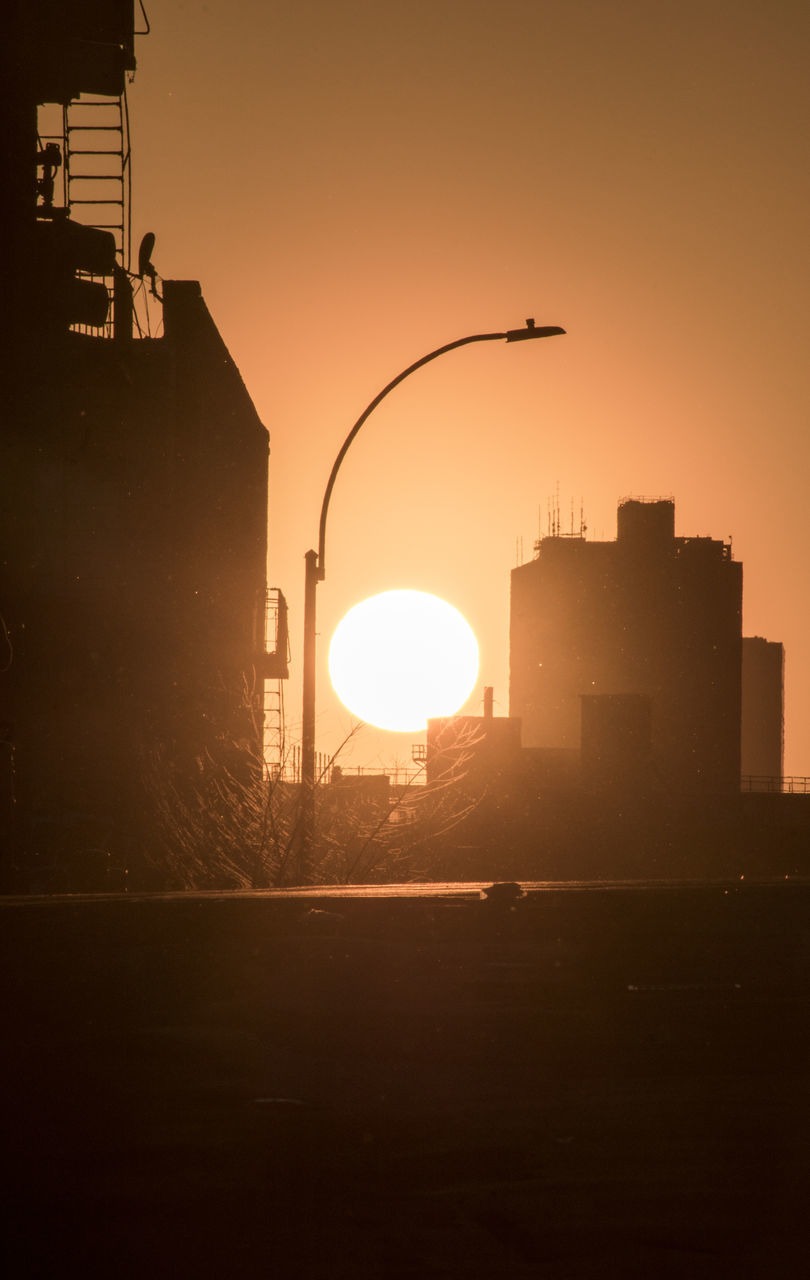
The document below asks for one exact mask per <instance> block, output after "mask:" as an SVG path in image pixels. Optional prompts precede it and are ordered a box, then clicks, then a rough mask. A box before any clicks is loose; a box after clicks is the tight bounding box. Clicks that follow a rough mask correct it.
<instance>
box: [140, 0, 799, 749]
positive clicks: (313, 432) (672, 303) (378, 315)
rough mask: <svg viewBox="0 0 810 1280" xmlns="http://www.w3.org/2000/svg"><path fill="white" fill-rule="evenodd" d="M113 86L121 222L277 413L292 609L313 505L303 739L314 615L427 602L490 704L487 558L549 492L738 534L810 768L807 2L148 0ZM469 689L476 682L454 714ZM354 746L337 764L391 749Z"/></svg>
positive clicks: (278, 486) (273, 426) (604, 521)
mask: <svg viewBox="0 0 810 1280" xmlns="http://www.w3.org/2000/svg"><path fill="white" fill-rule="evenodd" d="M147 9H148V13H149V18H150V21H151V24H152V34H151V35H150V36H149V37H146V38H143V39H140V40H139V41H138V50H137V53H138V59H139V69H138V72H137V74H136V78H135V82H134V84H133V85H132V86H131V88H130V93H129V100H130V112H131V119H132V131H133V147H134V206H133V243H134V244H135V245H137V243H138V240H139V238H140V236H141V235H142V234H143V233H144V232H145V231H147V230H151V231H154V232H155V234H156V236H157V246H156V250H155V254H154V261H155V264H156V266H157V268H158V270H159V272H160V273H161V274H162V275H163V276H165V277H168V278H178V279H182V278H192V279H199V280H200V281H201V282H202V285H203V290H204V293H205V296H206V300H207V302H208V305H209V307H210V309H211V311H212V313H213V315H214V318H215V320H216V322H217V324H218V326H219V328H220V330H221V332H222V334H223V336H224V338H225V340H226V341H227V343H228V344H229V346H230V349H231V351H232V353H233V355H234V357H235V359H236V361H237V363H238V365H239V367H240V369H241V371H242V374H243V377H244V379H245V381H246V383H247V386H248V388H249V390H250V392H251V395H252V396H253V399H254V401H255V403H256V406H257V408H258V410H259V413H260V414H261V416H262V418H263V420H264V422H265V424H266V425H267V427H268V429H269V431H270V433H271V489H270V554H271V560H270V577H271V580H272V583H273V584H274V585H278V586H281V587H282V589H283V590H284V592H285V593H286V595H287V597H288V599H289V602H290V608H291V627H292V643H293V658H294V664H295V665H294V675H295V678H294V679H291V681H290V682H289V686H288V690H287V704H288V711H289V713H290V715H289V718H290V723H291V726H295V725H297V723H298V722H299V720H300V685H299V680H300V665H301V663H300V646H301V601H302V589H303V570H304V560H303V557H304V553H305V552H306V550H307V549H308V548H309V547H310V546H313V545H314V544H315V543H316V542H317V521H318V513H319V509H320V503H321V498H322V494H323V489H324V485H325V483H326V479H327V477H328V474H329V470H330V468H331V465H332V461H333V459H334V456H335V454H336V452H337V450H338V448H339V447H340V444H341V443H342V441H343V438H344V437H345V435H346V433H347V431H348V430H349V428H350V427H351V425H352V423H353V422H354V420H355V419H356V418H357V416H358V415H359V413H360V412H361V410H362V409H363V408H364V407H365V405H366V404H367V403H368V401H369V400H370V399H371V398H372V397H373V396H374V395H375V394H376V393H377V392H378V391H379V390H380V388H381V387H382V386H383V385H384V384H385V383H386V382H387V381H388V380H389V379H390V378H391V377H393V376H394V375H395V374H396V373H397V372H399V370H400V369H402V368H404V367H405V366H406V365H408V364H410V363H411V362H412V361H414V360H416V359H418V358H419V357H420V356H421V355H423V354H425V353H426V352H428V351H430V350H431V349H432V348H434V347H437V346H439V345H440V344H442V343H444V342H449V341H452V340H453V339H455V338H458V337H462V336H464V335H465V334H467V333H475V332H479V331H487V330H499V329H503V328H508V327H511V326H518V325H520V324H522V323H523V321H524V319H525V317H527V316H530V315H531V316H535V317H536V319H537V322H538V323H542V324H560V325H563V326H564V327H565V328H566V329H567V330H568V336H566V337H564V338H555V339H550V340H548V341H545V342H538V343H526V344H520V345H518V346H508V347H507V346H506V345H501V344H487V345H480V346H473V347H470V348H466V349H464V350H462V351H459V352H454V353H452V354H451V355H449V356H447V357H445V358H443V359H442V360H441V361H439V362H437V363H436V364H435V365H432V366H430V367H428V368H427V369H425V370H422V371H420V372H419V373H417V374H416V375H414V377H413V378H411V379H410V380H409V381H408V382H407V383H405V384H404V385H403V386H402V387H400V388H398V389H397V390H396V391H395V392H394V393H393V394H392V396H391V397H390V398H389V400H388V401H386V403H385V405H384V406H382V407H381V408H380V409H379V410H378V411H377V412H376V413H375V414H374V415H373V417H372V418H371V419H370V420H369V422H368V423H367V425H366V426H365V427H364V429H363V432H362V433H361V435H360V436H359V437H358V440H357V442H356V444H355V445H354V446H353V447H352V450H351V452H350V453H349V455H348V457H347V460H346V462H345V464H344V468H343V470H342V471H341V474H340V477H339V479H338V482H337V486H336V489H335V493H334V496H333V499H332V504H331V507H330V517H329V529H328V539H327V551H328V577H327V580H326V582H325V583H323V584H322V586H321V587H320V588H319V623H320V627H319V629H320V632H321V642H320V655H319V657H320V661H319V701H318V707H319V716H318V734H319V741H318V746H319V748H330V747H331V746H333V745H334V743H335V742H336V740H337V738H338V737H340V736H341V735H342V732H343V730H344V728H346V727H348V724H349V722H350V718H349V716H348V713H345V712H343V711H342V710H341V709H340V706H339V704H338V703H337V701H336V699H335V698H334V695H332V694H331V691H330V690H329V688H328V676H327V674H326V650H327V646H328V640H329V637H330V636H331V633H332V630H333V629H334V626H335V625H336V624H337V622H338V621H339V619H340V617H341V616H342V615H343V613H345V611H346V610H347V609H348V608H349V607H350V606H351V605H353V604H355V603H356V602H357V601H358V600H360V599H362V598H363V597H364V596H366V595H369V594H371V593H372V592H375V591H381V590H385V589H387V588H391V587H415V588H421V589H425V590H428V591H433V592H435V593H436V594H438V595H441V596H443V597H445V598H446V599H448V600H449V601H451V602H452V603H453V604H455V605H456V606H457V607H458V608H459V609H461V611H462V612H463V613H464V614H465V616H466V617H467V618H468V620H469V622H470V623H471V625H472V626H473V628H474V630H475V632H476V634H477V635H478V638H479V642H480V646H481V661H482V669H481V681H480V683H481V685H484V684H492V685H494V687H495V709H496V714H506V712H507V706H508V599H509V572H510V569H511V568H512V567H513V565H514V564H515V548H516V540H517V539H519V538H522V539H523V548H524V556H525V557H526V558H528V557H529V556H530V555H531V548H532V542H533V540H534V539H535V537H536V536H537V532H538V507H540V506H542V508H543V510H544V511H545V507H546V501H547V498H548V497H549V496H550V495H551V494H552V493H553V492H554V489H555V486H556V485H557V483H559V487H560V494H561V499H562V507H563V512H564V513H566V512H567V511H568V509H569V499H570V497H571V496H572V495H573V496H574V497H575V499H576V504H577V508H578V506H579V499H580V496H581V497H582V498H583V500H584V506H585V515H586V520H587V523H588V526H589V530H590V535H591V536H594V537H604V538H612V537H614V536H615V529H616V503H617V499H618V498H619V497H621V496H624V495H626V494H636V495H660V494H672V495H674V496H675V498H676V502H677V510H676V532H677V533H679V534H703V535H706V534H708V535H711V536H713V537H718V538H726V539H727V538H728V537H729V535H732V536H733V543H734V555H735V558H737V559H740V560H742V561H743V563H744V566H745V615H744V630H745V633H746V634H748V635H753V634H758V635H765V636H767V637H768V638H769V639H773V640H781V641H783V643H784V644H785V646H786V653H787V723H786V759H785V769H786V772H787V773H795V774H810V722H809V719H808V708H809V707H810V616H809V615H810V606H809V604H808V572H807V569H806V559H807V550H806V539H807V533H808V530H807V524H808V520H807V512H806V508H807V495H808V474H809V472H810V468H809V467H808V463H809V462H810V440H809V439H808V423H807V418H808V404H810V387H809V386H808V382H809V381H810V380H809V379H808V372H807V367H808V365H807V357H806V349H807V328H808V324H807V322H808V302H807V299H808V236H807V210H808V186H810V168H809V167H808V154H807V141H808V126H809V125H810V113H809V112H808V104H809V102H810V89H809V88H808V77H807V67H808V65H810V9H809V8H808V6H807V4H806V0H771V3H770V4H768V5H764V4H762V3H761V0H756V2H754V0H655V3H650V0H611V2H610V3H608V2H607V0H567V2H566V3H562V4H561V3H560V0H548V2H546V0H385V2H384V3H381V2H380V0H295V3H292V2H291V0H284V2H283V3H282V0H236V2H234V0H231V3H229V4H226V3H223V2H222V0H208V2H207V3H205V4H202V5H201V4H198V3H196V2H195V3H192V2H191V0H186V2H184V0H148V2H147ZM479 706H480V690H479V692H478V693H477V694H476V695H475V696H474V697H473V699H471V701H470V703H469V704H468V709H469V710H472V711H475V710H476V709H477V708H478V707H479ZM412 736H413V735H405V736H402V735H391V734H380V733H372V731H371V730H368V731H365V733H364V735H361V736H360V738H358V739H357V740H355V742H354V744H353V754H352V758H351V760H349V761H348V762H347V763H349V764H369V763H375V762H384V763H387V762H389V761H391V760H392V759H393V758H395V757H397V756H398V757H400V758H401V759H403V760H408V758H409V755H410V742H411V738H412Z"/></svg>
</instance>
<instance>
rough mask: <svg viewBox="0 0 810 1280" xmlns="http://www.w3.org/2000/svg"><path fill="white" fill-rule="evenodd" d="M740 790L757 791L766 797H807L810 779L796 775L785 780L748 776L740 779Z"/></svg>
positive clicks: (754, 775)
mask: <svg viewBox="0 0 810 1280" xmlns="http://www.w3.org/2000/svg"><path fill="white" fill-rule="evenodd" d="M740 790H741V791H744V792H751V791H756V792H760V793H762V794H765V795H782V796H807V795H810V778H803V777H800V776H798V775H796V774H791V775H789V776H788V777H783V778H780V777H765V776H763V777H758V776H757V775H756V774H746V775H744V776H743V777H742V778H741V779H740Z"/></svg>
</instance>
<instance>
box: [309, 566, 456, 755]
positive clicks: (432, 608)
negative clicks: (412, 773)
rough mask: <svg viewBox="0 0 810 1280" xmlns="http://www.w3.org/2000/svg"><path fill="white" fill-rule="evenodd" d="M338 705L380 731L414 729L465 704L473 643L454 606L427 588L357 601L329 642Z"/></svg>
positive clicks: (416, 729)
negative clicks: (341, 704)
mask: <svg viewBox="0 0 810 1280" xmlns="http://www.w3.org/2000/svg"><path fill="white" fill-rule="evenodd" d="M329 674H330V676H331V679H332V684H333V686H334V688H335V692H336V693H337V695H338V697H339V698H340V700H341V702H342V703H343V704H344V706H345V707H347V708H348V710H349V711H351V712H352V714H353V715H355V716H357V717H358V719H360V720H364V721H365V722H366V723H367V724H372V725H375V726H376V728H378V729H389V730H393V731H394V732H398V733H415V732H417V731H418V730H421V729H425V728H426V727H427V721H428V718H429V717H433V716H449V715H453V714H454V712H456V711H458V710H459V708H460V707H461V706H463V704H464V703H465V702H466V701H467V698H468V697H469V696H470V693H471V692H472V689H473V686H474V684H475V681H476V679H477V676H478V642H477V640H476V638H475V636H474V634H473V632H472V629H471V628H470V626H469V624H468V623H467V621H466V620H465V619H464V618H463V617H462V615H461V614H460V613H459V611H458V610H457V609H455V608H454V607H453V606H452V605H451V604H448V603H447V602H446V601H445V600H440V599H439V598H438V596H433V595H430V594H428V593H427V592H425V591H384V592H382V594H380V595H376V596H371V597H370V598H369V599H367V600H363V601H362V602H361V603H360V604H357V605H355V606H354V608H353V609H350V610H349V612H348V613H347V614H346V615H345V617H344V618H343V620H342V621H341V622H340V623H339V624H338V626H337V628H336V630H335V633H334V635H333V637H332V643H331V645H330V647H329Z"/></svg>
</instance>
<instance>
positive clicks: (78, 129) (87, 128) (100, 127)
mask: <svg viewBox="0 0 810 1280" xmlns="http://www.w3.org/2000/svg"><path fill="white" fill-rule="evenodd" d="M67 131H68V133H123V132H124V126H123V125H122V124H69V125H68V127H67Z"/></svg>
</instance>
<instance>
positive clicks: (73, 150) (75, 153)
mask: <svg viewBox="0 0 810 1280" xmlns="http://www.w3.org/2000/svg"><path fill="white" fill-rule="evenodd" d="M70 154H71V155H72V156H123V154H124V153H123V151H84V150H82V151H78V150H77V149H76V147H71V148H70Z"/></svg>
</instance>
